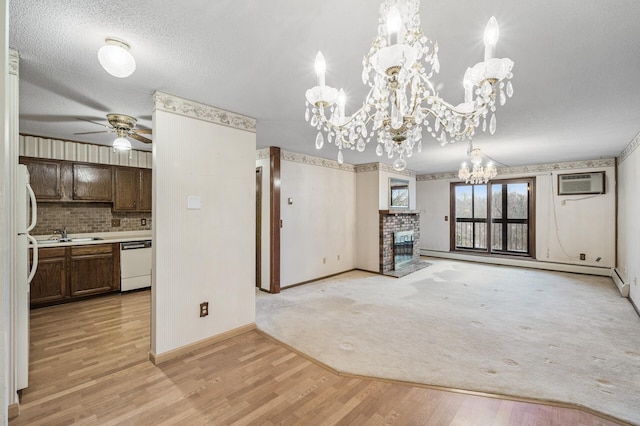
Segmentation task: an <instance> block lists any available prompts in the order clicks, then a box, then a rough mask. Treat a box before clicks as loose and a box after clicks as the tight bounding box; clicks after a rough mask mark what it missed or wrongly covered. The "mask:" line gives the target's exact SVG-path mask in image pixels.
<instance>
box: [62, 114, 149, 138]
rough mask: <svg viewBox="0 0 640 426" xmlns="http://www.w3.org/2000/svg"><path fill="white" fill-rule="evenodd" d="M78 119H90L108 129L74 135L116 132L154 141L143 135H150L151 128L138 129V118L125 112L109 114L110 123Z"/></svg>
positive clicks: (119, 136) (119, 134)
mask: <svg viewBox="0 0 640 426" xmlns="http://www.w3.org/2000/svg"><path fill="white" fill-rule="evenodd" d="M77 119H78V120H82V121H88V122H89V123H93V124H97V125H98V126H103V127H106V128H107V129H108V130H100V131H98V132H81V133H74V135H90V134H95V133H116V134H117V135H118V138H127V137H130V138H132V139H135V140H137V141H140V142H144V143H152V140H151V139H148V138H145V137H144V136H141V135H150V134H151V129H136V128H135V127H136V123H137V122H138V120H136V119H135V118H133V117H131V116H128V115H124V114H107V121H108V122H109V124H108V125H107V124H103V123H98V122H97V121H93V120H87V119H86V118H79V117H77Z"/></svg>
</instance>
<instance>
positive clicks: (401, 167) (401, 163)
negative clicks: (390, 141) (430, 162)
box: [393, 156, 407, 171]
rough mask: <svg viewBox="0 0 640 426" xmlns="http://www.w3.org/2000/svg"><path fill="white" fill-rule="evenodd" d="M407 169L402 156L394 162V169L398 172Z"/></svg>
mask: <svg viewBox="0 0 640 426" xmlns="http://www.w3.org/2000/svg"><path fill="white" fill-rule="evenodd" d="M405 167H407V162H406V161H404V158H402V156H400V157H398V158H396V159H395V160H393V168H394V169H395V170H397V171H402V170H404V169H405Z"/></svg>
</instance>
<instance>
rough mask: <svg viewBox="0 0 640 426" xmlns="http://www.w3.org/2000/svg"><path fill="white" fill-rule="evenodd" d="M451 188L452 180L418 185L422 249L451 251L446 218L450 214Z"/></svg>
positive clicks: (429, 181)
mask: <svg viewBox="0 0 640 426" xmlns="http://www.w3.org/2000/svg"><path fill="white" fill-rule="evenodd" d="M450 186H451V180H450V179H434V180H419V181H418V182H417V184H416V187H417V188H416V198H417V204H416V208H417V210H420V248H421V249H425V250H435V251H449V222H448V221H445V216H446V217H448V216H449V214H450V210H449V188H450ZM448 220H451V218H450V217H448Z"/></svg>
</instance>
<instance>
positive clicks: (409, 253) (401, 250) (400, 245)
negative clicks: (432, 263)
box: [393, 231, 413, 271]
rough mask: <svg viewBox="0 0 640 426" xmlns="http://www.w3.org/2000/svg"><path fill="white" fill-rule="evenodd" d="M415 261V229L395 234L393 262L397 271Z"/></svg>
mask: <svg viewBox="0 0 640 426" xmlns="http://www.w3.org/2000/svg"><path fill="white" fill-rule="evenodd" d="M412 261H413V231H400V232H394V234H393V264H394V269H395V270H396V271H397V270H398V269H401V268H402V267H404V266H406V265H408V264H410V263H411V262H412Z"/></svg>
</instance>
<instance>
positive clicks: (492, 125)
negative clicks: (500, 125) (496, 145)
mask: <svg viewBox="0 0 640 426" xmlns="http://www.w3.org/2000/svg"><path fill="white" fill-rule="evenodd" d="M495 132H496V115H495V114H491V122H490V123H489V133H491V134H492V135H493V134H494V133H495Z"/></svg>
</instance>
